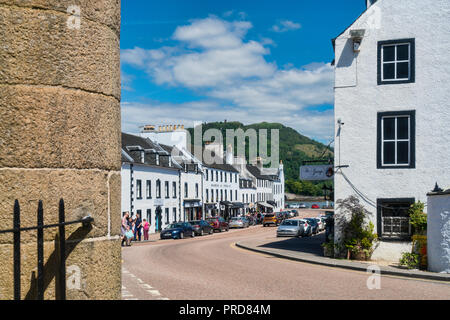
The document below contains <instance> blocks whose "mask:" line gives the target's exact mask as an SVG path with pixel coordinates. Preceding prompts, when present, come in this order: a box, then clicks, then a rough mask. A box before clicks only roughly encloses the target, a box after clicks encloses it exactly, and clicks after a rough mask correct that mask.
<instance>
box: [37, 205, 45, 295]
mask: <svg viewBox="0 0 450 320" xmlns="http://www.w3.org/2000/svg"><path fill="white" fill-rule="evenodd" d="M37 227H38V229H37V255H38V278H37V299H38V300H44V228H43V227H44V209H43V206H42V200H39V204H38V212H37Z"/></svg>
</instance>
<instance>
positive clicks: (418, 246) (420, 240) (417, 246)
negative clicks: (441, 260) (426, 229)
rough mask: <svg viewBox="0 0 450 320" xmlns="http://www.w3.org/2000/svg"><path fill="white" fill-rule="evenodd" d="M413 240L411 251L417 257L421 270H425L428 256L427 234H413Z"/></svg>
mask: <svg viewBox="0 0 450 320" xmlns="http://www.w3.org/2000/svg"><path fill="white" fill-rule="evenodd" d="M412 240H413V250H412V253H413V254H416V255H417V256H418V257H419V268H420V269H421V270H427V267H428V258H427V236H425V235H417V234H416V235H414V236H413V237H412Z"/></svg>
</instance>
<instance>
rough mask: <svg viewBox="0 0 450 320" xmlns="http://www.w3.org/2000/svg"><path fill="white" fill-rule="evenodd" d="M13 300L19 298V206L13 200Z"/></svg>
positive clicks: (16, 201) (17, 202)
mask: <svg viewBox="0 0 450 320" xmlns="http://www.w3.org/2000/svg"><path fill="white" fill-rule="evenodd" d="M13 219H14V222H13V225H14V300H20V206H19V200H17V199H16V200H15V201H14V218H13Z"/></svg>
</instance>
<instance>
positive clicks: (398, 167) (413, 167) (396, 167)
mask: <svg viewBox="0 0 450 320" xmlns="http://www.w3.org/2000/svg"><path fill="white" fill-rule="evenodd" d="M377 169H416V165H415V164H411V165H407V166H382V165H378V166H377Z"/></svg>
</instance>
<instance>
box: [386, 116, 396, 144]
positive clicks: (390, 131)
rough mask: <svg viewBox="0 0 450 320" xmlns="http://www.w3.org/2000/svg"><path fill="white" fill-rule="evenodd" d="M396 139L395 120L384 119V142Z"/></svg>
mask: <svg viewBox="0 0 450 320" xmlns="http://www.w3.org/2000/svg"><path fill="white" fill-rule="evenodd" d="M394 139H395V118H384V119H383V140H394Z"/></svg>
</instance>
